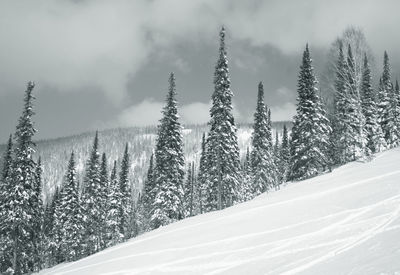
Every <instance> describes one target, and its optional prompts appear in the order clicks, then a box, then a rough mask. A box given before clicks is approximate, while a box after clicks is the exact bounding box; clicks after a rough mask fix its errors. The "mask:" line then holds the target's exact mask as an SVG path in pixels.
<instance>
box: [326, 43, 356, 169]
mask: <svg viewBox="0 0 400 275" xmlns="http://www.w3.org/2000/svg"><path fill="white" fill-rule="evenodd" d="M347 70H348V69H347V62H346V59H345V56H344V53H343V45H342V43H340V44H339V55H338V61H337V64H336V81H335V91H336V93H335V98H334V107H335V111H334V117H333V121H332V125H333V127H332V128H333V131H332V134H331V141H332V145H333V148H332V152H333V154H332V155H333V162H334V163H336V164H344V163H346V162H348V161H349V157H348V155H349V153H347V151H348V148H349V147H350V146H351V144H350V140H351V138H352V137H351V127H350V126H349V125H348V124H346V121H348V113H347V109H348V107H347V106H348V105H349V101H348V95H347V89H346V85H347V84H346V83H347Z"/></svg>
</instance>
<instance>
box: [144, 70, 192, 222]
mask: <svg viewBox="0 0 400 275" xmlns="http://www.w3.org/2000/svg"><path fill="white" fill-rule="evenodd" d="M162 114H163V117H162V118H161V120H160V125H159V127H158V136H157V143H156V150H155V159H156V166H155V179H154V180H155V194H156V195H155V200H154V203H153V209H152V217H151V223H152V226H153V228H157V227H159V226H163V225H166V224H169V223H171V222H173V221H176V220H180V219H182V218H183V217H184V211H183V195H184V194H183V179H184V174H185V173H184V170H183V169H184V168H183V166H184V156H183V143H182V127H181V125H180V123H179V120H178V118H179V116H178V110H177V102H176V87H175V76H174V74H173V73H171V75H170V77H169V91H168V95H167V99H166V105H165V107H164V109H163V111H162Z"/></svg>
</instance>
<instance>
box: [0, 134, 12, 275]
mask: <svg viewBox="0 0 400 275" xmlns="http://www.w3.org/2000/svg"><path fill="white" fill-rule="evenodd" d="M12 150H13V144H12V135H10V137H9V139H8V142H7V148H6V151H5V153H4V157H3V169H2V174H1V178H0V273H1V272H5V271H6V269H8V268H9V267H11V250H10V249H11V246H10V243H11V239H10V236H9V235H8V234H7V231H6V229H7V227H8V226H7V224H6V223H5V222H6V218H7V215H8V213H9V211H10V208H11V204H10V200H9V199H10V197H9V194H10V193H11V192H12V188H13V186H12V183H11V178H10V176H11V168H12Z"/></svg>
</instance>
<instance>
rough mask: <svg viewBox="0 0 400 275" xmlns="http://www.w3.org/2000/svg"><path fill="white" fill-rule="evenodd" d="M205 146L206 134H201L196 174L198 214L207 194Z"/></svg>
mask: <svg viewBox="0 0 400 275" xmlns="http://www.w3.org/2000/svg"><path fill="white" fill-rule="evenodd" d="M206 149H207V146H206V134H205V133H203V136H202V138H201V153H200V163H199V170H198V174H197V181H198V184H199V211H200V214H202V213H203V210H204V209H203V205H204V203H205V202H206V200H205V196H204V194H206V192H207V178H206V175H207V167H208V166H207V151H206Z"/></svg>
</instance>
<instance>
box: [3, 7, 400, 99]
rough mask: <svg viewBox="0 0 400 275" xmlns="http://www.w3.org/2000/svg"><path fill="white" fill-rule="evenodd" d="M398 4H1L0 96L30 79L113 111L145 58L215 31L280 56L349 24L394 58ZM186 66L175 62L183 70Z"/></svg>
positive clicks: (209, 38) (323, 41)
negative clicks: (91, 98)
mask: <svg viewBox="0 0 400 275" xmlns="http://www.w3.org/2000/svg"><path fill="white" fill-rule="evenodd" d="M397 6H398V5H397V1H395V0H388V1H386V2H385V4H381V3H378V2H377V1H373V0H365V1H364V0H356V1H351V2H349V1H344V0H341V1H331V2H327V1H317V0H309V1H281V0H279V1H278V0H271V1H260V0H252V1H230V0H222V1H213V0H192V1H182V0H154V1H147V0H138V1H129V0H115V1H106V0H99V1H93V0H87V1H85V0H83V1H67V0H63V1H46V0H37V1H31V0H21V1H15V0H3V1H1V2H0V26H1V28H0V49H1V50H0V60H1V62H0V75H1V77H0V87H1V88H0V93H5V92H8V91H13V90H15V86H16V85H20V83H25V82H26V81H27V80H30V79H32V80H35V81H37V82H39V83H41V84H42V85H48V86H51V87H55V90H57V91H60V92H68V91H70V90H75V91H76V90H79V91H82V92H85V91H86V90H93V88H95V89H96V90H98V91H99V92H102V93H104V94H106V95H107V96H108V98H109V99H110V101H111V102H113V103H115V104H121V103H123V100H124V98H125V96H126V94H127V90H126V86H127V83H128V78H129V77H131V76H133V75H135V74H136V73H137V72H138V71H139V70H140V68H141V67H142V66H143V65H144V64H146V63H147V62H148V59H149V57H150V56H151V53H152V51H155V50H156V49H160V48H173V47H174V46H175V45H176V44H177V43H178V42H182V41H191V42H194V43H198V44H200V45H201V44H210V43H212V44H215V43H216V42H215V40H216V39H217V31H218V29H219V27H220V26H221V25H222V24H224V25H226V26H227V28H228V39H229V40H228V46H229V45H230V44H231V43H232V44H233V43H234V42H233V41H234V40H246V41H249V42H250V44H251V45H255V46H263V45H266V44H269V45H273V46H275V47H277V48H278V49H280V50H281V51H282V52H284V53H293V52H296V53H297V52H299V51H300V50H301V49H302V48H303V46H304V44H305V43H306V42H310V43H311V44H312V46H321V47H323V46H327V45H329V44H330V43H331V41H332V40H333V39H334V37H335V36H336V35H338V34H339V33H340V32H341V31H342V30H343V29H344V28H345V27H346V26H347V25H349V24H354V25H360V26H361V27H363V28H364V29H365V31H366V35H367V38H368V39H369V41H371V44H372V47H373V48H374V46H376V47H377V50H378V51H381V50H382V51H383V49H384V48H387V49H388V50H389V52H397V53H398V52H399V49H400V44H399V42H400V40H399V39H398V38H396V37H398V35H397V32H398V30H397V25H398V24H397V21H396V20H397V18H398V16H397V14H396V13H397V10H398V9H394V8H390V7H397ZM344 7H345V8H344ZM354 11H357V12H354ZM382 29H384V30H385V31H381V30H382ZM389 38H390V39H391V40H390V42H389ZM236 64H237V66H245V65H247V64H246V63H245V62H244V61H241V60H238V61H236ZM194 65H195V64H186V63H185V62H184V60H179V59H177V60H176V62H175V66H177V67H180V68H182V69H183V70H190V67H191V66H194ZM18 87H20V86H18ZM88 87H90V89H87V88H88Z"/></svg>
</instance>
